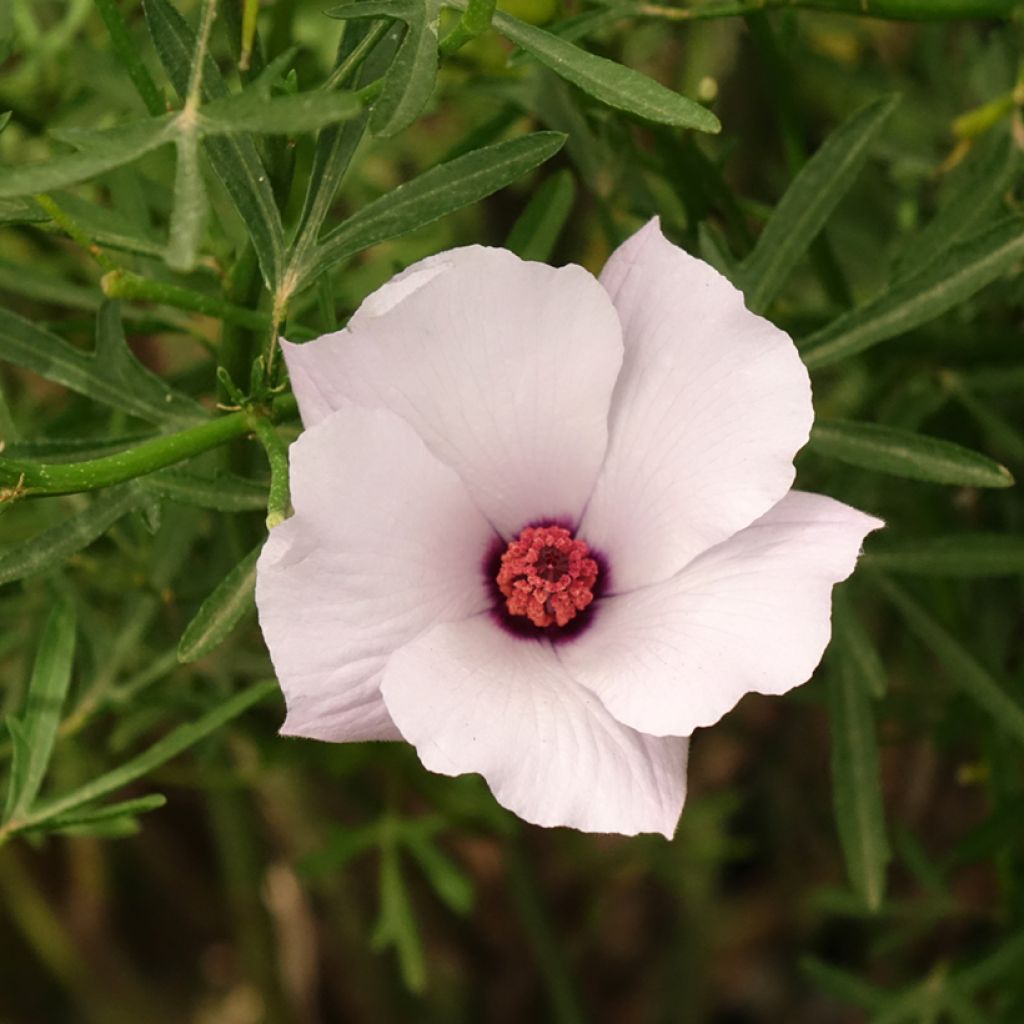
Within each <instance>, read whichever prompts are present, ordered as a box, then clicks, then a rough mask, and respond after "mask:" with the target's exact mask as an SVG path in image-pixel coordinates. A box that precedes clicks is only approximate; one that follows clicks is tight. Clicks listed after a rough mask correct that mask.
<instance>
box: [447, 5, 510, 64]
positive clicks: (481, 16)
mask: <svg viewBox="0 0 1024 1024" xmlns="http://www.w3.org/2000/svg"><path fill="white" fill-rule="evenodd" d="M495 6H496V0H469V3H468V4H467V5H466V9H465V11H463V13H462V17H461V18H459V20H458V22H457V23H456V24H455V27H454V28H453V29H452V30H451V32H449V33H448V35H446V36H445V37H444V39H442V40H441V43H440V45H439V46H438V49H439V50H440V51H441V53H443V54H446V55H448V54H452V53H455V51H456V50H458V49H460V48H461V47H463V46H465V45H466V43H468V42H471V41H472V40H474V39H476V37H477V36H479V35H482V34H483V33H484V32H486V31H487V30H488V29H489V28H490V27H491V18H492V17H493V16H494V8H495Z"/></svg>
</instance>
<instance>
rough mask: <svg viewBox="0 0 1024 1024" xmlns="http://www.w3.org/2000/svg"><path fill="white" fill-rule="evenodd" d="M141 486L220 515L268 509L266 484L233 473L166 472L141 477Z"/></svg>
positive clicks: (178, 470)
mask: <svg viewBox="0 0 1024 1024" xmlns="http://www.w3.org/2000/svg"><path fill="white" fill-rule="evenodd" d="M139 484H140V485H141V486H142V487H143V488H144V489H145V490H147V491H152V492H154V493H155V494H158V495H159V496H160V497H161V498H170V499H171V501H177V502H180V503H181V504H182V505H195V506H196V507H197V508H210V509H214V510H216V511H218V512H257V511H263V510H264V509H266V507H267V485H266V484H265V483H258V482H257V481H255V480H246V479H245V478H244V477H240V476H235V475H234V474H233V473H221V474H219V475H217V476H212V477H206V476H199V474H197V473H190V472H189V471H188V470H184V469H164V470H160V471H159V472H157V473H150V474H149V475H148V476H144V477H141V478H140V479H139Z"/></svg>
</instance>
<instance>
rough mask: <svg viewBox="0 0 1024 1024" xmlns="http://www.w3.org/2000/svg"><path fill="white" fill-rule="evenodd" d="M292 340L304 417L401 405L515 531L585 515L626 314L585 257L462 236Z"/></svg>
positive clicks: (482, 502) (501, 525)
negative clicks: (336, 322)
mask: <svg viewBox="0 0 1024 1024" xmlns="http://www.w3.org/2000/svg"><path fill="white" fill-rule="evenodd" d="M284 353H285V357H286V359H287V361H288V368H289V371H290V372H291V375H292V382H293V386H294V387H295V390H296V394H297V395H298V396H299V401H300V405H301V408H302V413H303V417H304V420H305V422H306V424H307V426H308V425H309V424H310V423H312V422H316V420H317V419H318V418H319V417H321V416H323V415H324V414H325V413H326V411H327V410H329V409H332V408H335V407H336V406H337V405H338V403H339V402H340V401H342V400H344V399H346V398H347V399H350V400H352V401H355V402H358V403H359V404H360V405H365V406H368V407H385V408H389V409H391V410H392V411H394V412H396V413H398V414H399V415H400V416H402V417H403V418H404V419H405V420H406V421H407V422H408V423H409V424H410V425H411V426H412V427H413V428H414V429H415V430H416V432H417V433H418V434H419V435H420V436H421V437H422V438H423V439H424V440H425V441H426V442H427V445H428V447H429V448H430V449H431V451H433V452H434V454H435V455H437V456H438V457H439V458H440V459H442V460H443V461H444V462H446V463H448V465H450V466H452V467H453V468H454V469H455V470H456V471H457V472H458V473H459V475H460V476H461V477H462V479H463V481H464V482H465V484H466V487H467V488H468V490H469V491H470V493H471V494H472V495H473V498H474V499H475V500H476V502H477V504H478V505H479V506H480V508H481V510H482V511H483V512H484V514H485V515H486V516H487V517H488V518H489V519H490V521H491V522H492V523H493V524H494V525H495V526H496V527H497V528H498V529H499V530H500V531H501V532H502V533H503V534H504V535H505V536H506V537H510V536H512V535H514V534H515V533H516V532H518V530H520V529H521V528H522V527H523V526H525V525H526V524H527V523H528V522H530V521H532V520H534V519H536V518H538V517H546V518H550V519H570V520H573V521H575V520H576V519H577V518H578V516H579V514H580V511H581V510H582V508H583V506H584V504H585V503H586V500H587V497H588V496H589V494H590V492H591V491H592V489H593V486H594V481H595V479H596V477H597V471H598V467H599V466H600V463H601V459H602V457H603V455H604V451H605V447H606V445H607V439H608V432H607V421H608V409H609V404H610V402H611V393H612V388H613V387H614V384H615V378H616V375H617V373H618V371H619V367H620V365H621V360H622V341H621V332H620V329H619V322H618V317H617V316H616V313H615V309H614V307H613V306H612V304H611V301H610V299H609V298H608V295H607V293H606V292H605V291H604V289H603V288H602V287H601V286H600V285H599V284H598V283H597V281H596V280H595V279H594V278H593V277H591V276H590V274H588V273H587V272H586V271H585V270H583V269H582V268H580V267H573V266H569V267H563V268H561V269H557V270H556V269H554V268H552V267H548V266H545V265H544V264H541V263H529V262H524V261H523V260H520V259H519V258H518V257H517V256H515V255H514V254H512V253H510V252H507V251H505V250H503V249H486V248H483V247H481V246H471V247H469V248H465V249H453V250H451V251H450V252H446V253H441V254H440V255H438V256H434V257H431V258H430V259H429V260H425V261H423V262H422V263H418V264H414V266H412V267H410V268H409V269H408V270H407V271H406V272H405V273H404V274H403V275H400V277H399V278H396V279H394V280H392V281H391V282H390V283H389V284H387V285H385V286H384V288H383V289H381V290H380V291H378V292H376V293H374V294H373V295H371V296H370V297H369V298H368V299H367V300H366V302H365V303H364V304H363V306H362V307H361V308H360V310H359V311H358V312H357V313H356V315H355V316H354V317H353V318H352V321H351V323H350V324H349V326H348V328H347V329H346V330H344V331H341V332H339V333H337V334H330V335H325V336H324V337H322V338H318V339H317V340H316V341H313V342H309V343H308V344H305V345H290V344H287V343H285V344H284Z"/></svg>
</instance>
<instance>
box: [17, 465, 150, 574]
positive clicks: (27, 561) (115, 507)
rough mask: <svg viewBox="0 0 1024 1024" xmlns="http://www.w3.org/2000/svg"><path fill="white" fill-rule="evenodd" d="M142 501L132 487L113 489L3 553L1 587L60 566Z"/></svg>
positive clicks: (136, 490) (140, 495) (135, 489)
mask: <svg viewBox="0 0 1024 1024" xmlns="http://www.w3.org/2000/svg"><path fill="white" fill-rule="evenodd" d="M141 501H142V494H141V492H140V491H139V490H138V488H136V487H135V486H133V485H132V484H126V485H124V486H123V487H112V488H110V490H108V491H106V492H105V493H103V494H102V495H100V496H99V497H98V498H97V499H96V500H95V501H93V502H91V503H90V504H89V506H88V507H87V508H85V509H84V510H83V511H81V512H77V513H75V515H73V516H71V517H70V518H68V519H65V520H64V521H63V522H61V523H58V524H57V525H56V526H52V527H50V529H48V530H43V532H42V533H37V534H36V535H35V536H34V537H33V538H32V539H31V540H27V541H23V542H22V543H20V544H18V545H16V546H15V547H13V548H8V549H7V550H6V551H2V552H0V585H2V584H4V583H10V582H12V581H13V580H20V579H24V578H25V577H27V576H34V575H36V574H38V573H41V572H45V571H46V570H47V569H52V568H53V567H54V566H56V565H60V564H61V563H62V562H64V561H66V560H67V559H68V558H70V557H71V556H72V555H74V554H76V553H77V552H79V551H81V550H82V549H83V548H86V547H88V546H89V545H90V544H91V543H92V542H93V541H94V540H96V538H97V537H101V536H102V535H103V534H104V533H106V532H107V530H109V529H110V527H111V526H113V524H114V523H116V522H117V520H118V519H120V518H121V517H122V516H123V515H126V514H127V513H128V512H130V511H131V510H132V509H133V508H135V507H136V506H137V505H138V504H139V503H140V502H141Z"/></svg>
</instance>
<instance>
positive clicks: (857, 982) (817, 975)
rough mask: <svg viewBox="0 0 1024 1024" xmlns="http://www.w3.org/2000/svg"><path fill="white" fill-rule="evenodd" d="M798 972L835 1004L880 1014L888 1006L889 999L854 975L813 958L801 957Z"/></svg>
mask: <svg viewBox="0 0 1024 1024" xmlns="http://www.w3.org/2000/svg"><path fill="white" fill-rule="evenodd" d="M800 970H801V971H802V972H803V973H804V974H806V975H807V976H808V977H809V978H810V979H811V981H813V982H814V983H815V984H816V985H817V986H818V988H820V989H821V990H822V991H823V992H825V993H827V994H828V995H830V996H832V998H833V999H835V1000H836V1001H837V1002H840V1003H852V1004H853V1005H854V1006H859V1007H862V1008H863V1009H865V1010H870V1011H872V1012H873V1013H880V1012H881V1011H882V1010H884V1009H885V1008H886V1007H887V1006H889V1004H890V999H889V998H888V997H887V996H886V995H885V994H884V993H883V992H881V991H879V990H878V989H876V988H874V987H873V986H871V985H868V984H866V983H865V982H863V981H861V979H860V978H858V977H857V976H856V975H855V974H850V973H849V972H847V971H841V970H839V969H838V968H837V967H833V966H832V965H831V964H827V963H825V962H824V961H822V960H818V959H816V958H815V957H812V956H805V957H801V959H800Z"/></svg>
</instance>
